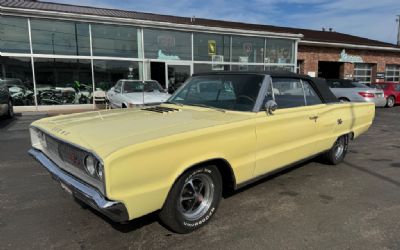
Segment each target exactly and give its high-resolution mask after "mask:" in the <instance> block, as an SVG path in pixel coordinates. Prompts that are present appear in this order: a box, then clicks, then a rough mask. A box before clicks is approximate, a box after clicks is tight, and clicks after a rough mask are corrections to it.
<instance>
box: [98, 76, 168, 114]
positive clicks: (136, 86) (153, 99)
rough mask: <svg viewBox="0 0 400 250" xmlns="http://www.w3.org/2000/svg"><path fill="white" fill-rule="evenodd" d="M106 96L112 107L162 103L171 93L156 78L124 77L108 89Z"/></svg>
mask: <svg viewBox="0 0 400 250" xmlns="http://www.w3.org/2000/svg"><path fill="white" fill-rule="evenodd" d="M106 96H107V99H108V101H109V103H110V106H111V107H112V108H132V107H137V106H143V105H152V104H160V103H162V102H165V101H166V100H167V99H168V98H169V97H170V96H171V95H170V94H168V93H166V91H165V90H164V89H163V88H162V87H161V85H160V84H159V83H158V82H157V81H154V80H147V81H141V80H129V79H122V80H119V81H117V83H116V84H115V86H114V87H112V88H111V89H110V90H109V91H107V95H106Z"/></svg>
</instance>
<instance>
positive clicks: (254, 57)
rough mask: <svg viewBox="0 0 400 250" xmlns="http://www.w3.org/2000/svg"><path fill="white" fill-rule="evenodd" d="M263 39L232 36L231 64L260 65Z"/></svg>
mask: <svg viewBox="0 0 400 250" xmlns="http://www.w3.org/2000/svg"><path fill="white" fill-rule="evenodd" d="M263 58H264V38H258V37H244V36H232V62H240V63H243V64H246V63H262V62H263Z"/></svg>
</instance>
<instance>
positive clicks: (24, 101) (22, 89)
mask: <svg viewBox="0 0 400 250" xmlns="http://www.w3.org/2000/svg"><path fill="white" fill-rule="evenodd" d="M0 84H6V85H7V87H8V90H9V92H10V94H11V97H12V98H13V101H14V105H15V106H31V105H35V100H34V99H35V97H34V94H33V92H34V91H33V81H32V64H31V59H30V58H26V57H6V56H1V57H0Z"/></svg>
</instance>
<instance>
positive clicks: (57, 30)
mask: <svg viewBox="0 0 400 250" xmlns="http://www.w3.org/2000/svg"><path fill="white" fill-rule="evenodd" d="M31 29H32V48H33V53H36V54H52V55H77V56H89V55H90V44H89V25H88V24H85V23H76V22H64V21H55V20H40V19H32V20H31Z"/></svg>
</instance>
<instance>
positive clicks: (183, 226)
mask: <svg viewBox="0 0 400 250" xmlns="http://www.w3.org/2000/svg"><path fill="white" fill-rule="evenodd" d="M221 194H222V179H221V174H220V172H219V171H218V169H217V167H215V166H199V167H196V168H193V169H190V170H188V171H186V172H185V173H184V174H183V175H182V176H181V177H180V178H179V179H178V180H177V181H176V183H175V184H174V186H173V187H172V189H171V191H170V193H169V194H168V198H167V200H166V202H165V204H164V206H163V208H162V210H161V212H160V219H161V221H162V222H163V223H164V224H165V225H166V226H167V227H168V228H170V229H171V230H172V231H174V232H177V233H189V232H192V231H194V230H196V229H198V228H200V227H202V226H203V225H205V224H206V223H207V222H208V221H209V220H210V219H211V217H212V216H213V215H214V214H215V212H216V210H217V207H218V204H219V202H220V200H221Z"/></svg>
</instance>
